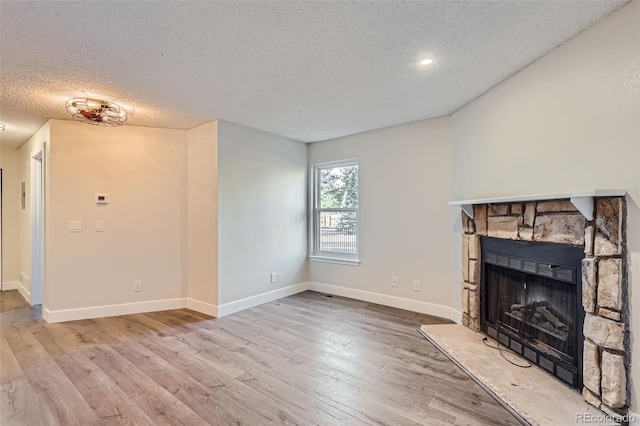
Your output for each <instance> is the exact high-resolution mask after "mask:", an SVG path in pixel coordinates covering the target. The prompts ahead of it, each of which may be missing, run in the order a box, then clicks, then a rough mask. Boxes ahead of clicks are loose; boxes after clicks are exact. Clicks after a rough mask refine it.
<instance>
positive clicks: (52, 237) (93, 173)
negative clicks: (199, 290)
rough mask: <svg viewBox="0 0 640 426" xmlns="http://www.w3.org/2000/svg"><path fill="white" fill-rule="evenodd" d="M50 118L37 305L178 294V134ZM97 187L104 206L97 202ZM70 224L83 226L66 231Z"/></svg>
mask: <svg viewBox="0 0 640 426" xmlns="http://www.w3.org/2000/svg"><path fill="white" fill-rule="evenodd" d="M50 123H51V144H50V155H49V182H50V188H49V202H48V205H47V215H48V221H47V229H46V253H47V259H46V262H47V264H46V287H45V307H46V308H47V309H49V310H51V311H56V310H64V309H72V308H80V307H91V306H101V305H111V304H122V303H133V302H144V301H156V300H164V299H174V298H183V297H185V296H186V294H187V289H186V264H185V263H186V261H185V254H186V236H187V232H186V227H187V193H186V188H187V132H186V131H184V130H169V129H154V128H146V127H133V126H123V127H118V128H105V127H98V126H88V125H86V124H81V123H76V122H72V121H62V120H52V121H51V122H50ZM103 192H104V193H108V194H109V195H110V198H111V203H110V204H109V205H107V206H98V205H96V204H95V202H94V194H95V193H103ZM98 219H100V220H103V221H104V232H95V230H94V229H95V221H96V220H98ZM70 220H81V221H82V222H83V232H82V233H69V232H68V231H67V229H68V221H70ZM135 280H141V281H143V291H142V292H139V293H134V292H133V291H132V286H133V282H134V281H135Z"/></svg>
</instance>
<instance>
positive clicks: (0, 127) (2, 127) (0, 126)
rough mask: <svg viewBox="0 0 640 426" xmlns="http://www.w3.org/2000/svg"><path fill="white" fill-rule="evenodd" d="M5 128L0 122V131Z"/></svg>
mask: <svg viewBox="0 0 640 426" xmlns="http://www.w3.org/2000/svg"><path fill="white" fill-rule="evenodd" d="M5 130H6V126H5V125H4V124H2V123H0V132H4V131H5Z"/></svg>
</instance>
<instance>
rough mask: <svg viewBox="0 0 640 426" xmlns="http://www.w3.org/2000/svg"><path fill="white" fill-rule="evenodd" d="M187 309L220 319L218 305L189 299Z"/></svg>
mask: <svg viewBox="0 0 640 426" xmlns="http://www.w3.org/2000/svg"><path fill="white" fill-rule="evenodd" d="M187 309H191V310H192V311H196V312H200V313H201V314H205V315H211V316H212V317H216V318H218V305H212V304H210V303H205V302H201V301H199V300H195V299H190V298H187Z"/></svg>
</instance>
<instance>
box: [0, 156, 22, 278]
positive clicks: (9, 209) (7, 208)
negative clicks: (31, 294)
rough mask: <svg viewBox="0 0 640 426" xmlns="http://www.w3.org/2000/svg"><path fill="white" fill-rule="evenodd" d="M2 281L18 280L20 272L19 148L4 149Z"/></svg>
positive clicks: (2, 165)
mask: <svg viewBox="0 0 640 426" xmlns="http://www.w3.org/2000/svg"><path fill="white" fill-rule="evenodd" d="M0 167H1V168H2V281H3V282H9V281H11V282H14V283H15V282H17V281H18V280H19V279H20V272H19V262H20V256H19V247H20V246H19V226H18V223H19V222H18V220H19V219H18V218H19V214H20V209H21V208H22V207H21V203H20V182H21V181H20V175H19V173H20V171H19V162H18V150H16V149H2V164H1V165H0Z"/></svg>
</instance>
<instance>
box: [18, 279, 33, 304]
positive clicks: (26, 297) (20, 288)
mask: <svg viewBox="0 0 640 426" xmlns="http://www.w3.org/2000/svg"><path fill="white" fill-rule="evenodd" d="M18 291H19V292H20V295H21V296H22V298H23V299H24V300H25V301H26V302H27V303H28V304H31V292H30V291H29V290H27V288H26V287H25V286H24V285H22V283H18Z"/></svg>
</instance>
